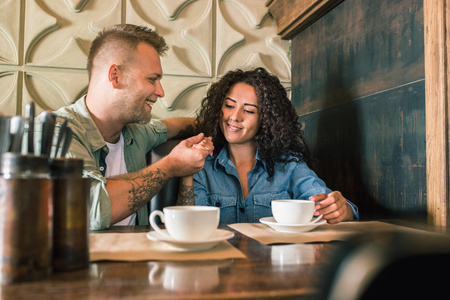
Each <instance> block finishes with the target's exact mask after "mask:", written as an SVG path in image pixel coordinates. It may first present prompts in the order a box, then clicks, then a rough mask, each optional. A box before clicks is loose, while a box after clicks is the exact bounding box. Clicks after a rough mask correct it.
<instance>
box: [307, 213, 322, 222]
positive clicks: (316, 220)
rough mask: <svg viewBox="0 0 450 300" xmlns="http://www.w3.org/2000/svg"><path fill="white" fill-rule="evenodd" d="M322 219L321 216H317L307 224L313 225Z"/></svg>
mask: <svg viewBox="0 0 450 300" xmlns="http://www.w3.org/2000/svg"><path fill="white" fill-rule="evenodd" d="M322 217H323V215H320V216H318V217H317V218H316V219H315V220H314V221H312V222H309V224H314V223H317V222H319V220H320V219H322Z"/></svg>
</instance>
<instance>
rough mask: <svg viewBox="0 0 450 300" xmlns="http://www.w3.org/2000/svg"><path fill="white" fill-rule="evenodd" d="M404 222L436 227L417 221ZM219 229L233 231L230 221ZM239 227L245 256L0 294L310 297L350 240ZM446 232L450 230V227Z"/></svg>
mask: <svg viewBox="0 0 450 300" xmlns="http://www.w3.org/2000/svg"><path fill="white" fill-rule="evenodd" d="M391 223H396V222H391ZM397 225H405V222H401V223H398V222H397ZM409 225H410V226H409ZM405 226H407V227H416V228H419V229H429V230H431V231H436V230H435V229H434V230H433V228H423V226H420V227H417V226H414V224H408V225H405ZM220 228H222V229H227V230H230V231H234V230H233V229H231V228H229V227H227V226H220ZM149 230H150V228H149V227H148V226H124V227H112V228H110V229H108V230H107V231H103V232H147V231H149ZM234 232H235V236H234V237H233V238H232V239H230V240H229V242H230V243H231V244H232V245H233V246H234V247H236V248H237V249H239V250H240V251H242V252H243V253H244V254H245V255H246V256H247V258H246V259H229V260H221V261H200V262H192V261H191V262H168V261H164V262H163V261H144V262H95V263H91V264H90V266H89V268H88V269H85V270H79V271H72V272H64V273H54V274H53V275H52V276H51V277H50V278H48V279H43V280H40V281H35V282H27V283H21V284H15V285H10V286H3V287H1V294H0V299H2V300H10V299H58V300H59V299H248V298H253V299H254V298H257V299H268V298H277V299H311V298H315V296H317V294H318V293H319V292H320V291H321V290H323V289H324V288H325V286H324V284H325V283H326V280H325V278H326V277H325V276H326V274H327V271H328V270H329V267H330V264H329V263H330V262H331V261H332V256H333V255H334V254H335V253H336V251H337V250H339V249H340V248H339V247H340V246H344V245H346V244H345V243H344V242H329V243H312V244H289V245H272V246H267V245H264V244H261V243H259V242H257V241H256V240H254V239H251V238H249V237H247V236H245V235H242V234H241V233H239V232H236V231H234ZM441 233H446V234H449V232H448V229H447V228H445V229H444V230H443V232H441Z"/></svg>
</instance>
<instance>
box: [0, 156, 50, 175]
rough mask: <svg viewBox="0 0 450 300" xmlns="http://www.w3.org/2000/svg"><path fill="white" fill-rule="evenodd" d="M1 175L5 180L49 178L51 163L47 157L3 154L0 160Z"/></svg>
mask: <svg viewBox="0 0 450 300" xmlns="http://www.w3.org/2000/svg"><path fill="white" fill-rule="evenodd" d="M0 175H3V176H4V177H5V178H10V177H26V178H36V177H38V178H40V177H49V163H48V158H47V157H46V156H35V155H30V154H20V153H13V152H5V153H2V155H1V158H0Z"/></svg>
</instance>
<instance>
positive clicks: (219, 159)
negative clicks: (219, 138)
mask: <svg viewBox="0 0 450 300" xmlns="http://www.w3.org/2000/svg"><path fill="white" fill-rule="evenodd" d="M228 164H230V165H231V166H233V167H234V168H236V167H235V166H234V163H233V162H232V161H231V159H230V157H229V156H228V147H227V146H226V145H225V146H224V147H223V148H222V150H220V152H219V154H218V155H217V156H216V159H215V161H214V170H216V171H217V170H218V168H219V166H222V167H224V168H225V169H226V166H227V165H228ZM258 165H260V166H262V167H263V168H264V170H266V171H267V166H266V162H265V161H264V160H262V159H261V156H260V155H259V151H258V149H256V163H255V167H254V169H255V168H256V167H257V166H258Z"/></svg>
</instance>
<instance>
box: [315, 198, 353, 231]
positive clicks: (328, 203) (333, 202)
mask: <svg viewBox="0 0 450 300" xmlns="http://www.w3.org/2000/svg"><path fill="white" fill-rule="evenodd" d="M309 200H311V201H314V202H318V203H317V204H316V207H315V208H316V212H315V213H314V216H319V215H323V218H324V219H325V220H327V222H328V223H329V224H337V223H340V222H342V221H348V220H353V218H354V216H353V211H352V209H351V207H350V205H348V204H347V202H346V200H345V198H344V197H343V196H342V194H341V192H339V191H334V192H331V193H329V194H318V195H315V196H311V197H310V198H309Z"/></svg>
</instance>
